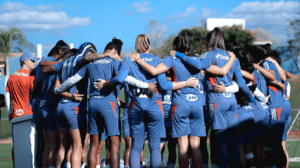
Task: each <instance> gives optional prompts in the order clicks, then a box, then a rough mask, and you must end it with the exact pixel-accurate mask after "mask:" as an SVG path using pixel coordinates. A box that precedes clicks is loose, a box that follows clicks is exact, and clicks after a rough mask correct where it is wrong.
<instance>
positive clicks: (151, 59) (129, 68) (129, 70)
mask: <svg viewBox="0 0 300 168" xmlns="http://www.w3.org/2000/svg"><path fill="white" fill-rule="evenodd" d="M140 58H141V59H143V60H144V61H145V62H146V63H147V64H149V65H151V66H153V67H156V66H157V65H158V64H160V63H161V62H162V60H161V59H160V58H158V57H156V56H154V55H151V54H148V53H145V54H140ZM128 74H129V75H130V76H132V77H134V78H135V79H137V80H140V81H142V82H146V83H152V82H156V81H158V84H159V85H160V82H161V80H159V79H163V80H165V81H167V79H166V75H165V73H162V74H159V75H157V76H152V75H150V74H149V73H147V72H146V71H145V70H144V69H143V68H142V67H140V66H139V65H138V64H137V63H136V62H135V61H133V60H131V59H130V58H129V57H125V58H124V60H123V63H122V66H121V67H120V71H119V74H118V75H117V76H116V77H114V78H113V79H112V82H113V83H114V84H115V85H117V84H119V83H123V82H124V80H125V78H126V77H127V75H128ZM136 93H137V88H135V87H130V98H131V100H132V101H136V100H137V98H136V97H135V95H136ZM151 99H154V100H161V99H162V97H161V94H160V93H157V94H156V93H153V97H152V98H151Z"/></svg>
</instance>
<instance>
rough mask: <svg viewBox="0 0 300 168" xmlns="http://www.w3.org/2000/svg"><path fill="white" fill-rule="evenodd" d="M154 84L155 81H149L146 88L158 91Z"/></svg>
mask: <svg viewBox="0 0 300 168" xmlns="http://www.w3.org/2000/svg"><path fill="white" fill-rule="evenodd" d="M155 84H156V82H152V83H149V85H148V88H149V89H150V90H151V92H154V93H158V89H157V86H156V85H155Z"/></svg>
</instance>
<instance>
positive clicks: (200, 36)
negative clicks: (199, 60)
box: [179, 27, 208, 55]
mask: <svg viewBox="0 0 300 168" xmlns="http://www.w3.org/2000/svg"><path fill="white" fill-rule="evenodd" d="M182 33H183V34H186V35H187V36H188V39H189V42H190V53H189V54H191V55H195V54H202V53H205V52H206V51H207V50H206V47H205V36H206V34H207V33H208V31H207V30H205V29H204V28H198V27H195V28H192V29H183V30H181V31H180V32H179V34H182Z"/></svg>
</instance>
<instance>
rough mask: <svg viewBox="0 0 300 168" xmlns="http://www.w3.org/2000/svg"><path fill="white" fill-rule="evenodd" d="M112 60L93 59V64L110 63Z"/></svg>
mask: <svg viewBox="0 0 300 168" xmlns="http://www.w3.org/2000/svg"><path fill="white" fill-rule="evenodd" d="M111 61H112V60H109V59H99V60H97V61H94V64H110V62H111Z"/></svg>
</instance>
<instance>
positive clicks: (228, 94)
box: [223, 93, 231, 97]
mask: <svg viewBox="0 0 300 168" xmlns="http://www.w3.org/2000/svg"><path fill="white" fill-rule="evenodd" d="M223 96H224V97H231V93H223Z"/></svg>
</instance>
